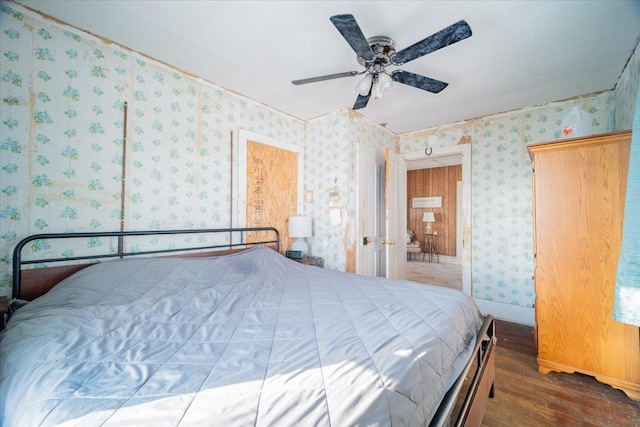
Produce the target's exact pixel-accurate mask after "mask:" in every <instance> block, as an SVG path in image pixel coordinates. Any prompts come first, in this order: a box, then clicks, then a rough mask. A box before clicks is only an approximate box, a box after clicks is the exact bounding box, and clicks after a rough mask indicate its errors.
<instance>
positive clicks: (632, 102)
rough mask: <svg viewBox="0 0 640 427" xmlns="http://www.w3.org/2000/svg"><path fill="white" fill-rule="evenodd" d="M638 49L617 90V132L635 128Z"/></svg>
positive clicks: (639, 78) (639, 67)
mask: <svg viewBox="0 0 640 427" xmlns="http://www.w3.org/2000/svg"><path fill="white" fill-rule="evenodd" d="M638 46H640V44H636V48H635V50H634V52H633V55H631V58H630V59H629V62H628V63H627V66H626V67H625V69H624V70H623V72H622V75H621V76H620V79H618V83H617V84H616V88H615V99H616V115H615V130H628V129H631V128H632V127H633V117H634V111H635V107H636V96H637V93H638V87H639V86H640V52H638V50H639V49H638Z"/></svg>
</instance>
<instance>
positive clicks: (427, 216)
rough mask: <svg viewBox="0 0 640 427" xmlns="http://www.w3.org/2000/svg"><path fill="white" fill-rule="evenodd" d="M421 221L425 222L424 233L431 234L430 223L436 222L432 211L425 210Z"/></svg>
mask: <svg viewBox="0 0 640 427" xmlns="http://www.w3.org/2000/svg"><path fill="white" fill-rule="evenodd" d="M422 222H424V223H426V227H425V233H426V234H432V233H431V224H433V223H434V222H436V216H435V215H434V214H433V212H425V213H424V214H423V215H422Z"/></svg>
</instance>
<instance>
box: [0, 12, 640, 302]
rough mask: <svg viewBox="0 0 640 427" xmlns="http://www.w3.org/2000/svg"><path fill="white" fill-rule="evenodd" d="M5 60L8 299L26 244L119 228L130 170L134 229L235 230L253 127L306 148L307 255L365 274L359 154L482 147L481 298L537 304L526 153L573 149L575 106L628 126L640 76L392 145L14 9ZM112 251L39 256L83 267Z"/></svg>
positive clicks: (475, 243)
mask: <svg viewBox="0 0 640 427" xmlns="http://www.w3.org/2000/svg"><path fill="white" fill-rule="evenodd" d="M0 54H1V55H2V56H1V57H0V61H1V62H0V64H1V68H0V93H1V95H0V98H1V100H0V135H1V136H0V295H2V294H7V295H8V294H10V276H11V274H10V270H11V268H10V262H11V254H12V251H13V247H14V246H15V244H16V243H17V242H18V241H19V240H20V239H22V238H23V237H25V236H27V235H30V234H34V233H41V232H62V231H85V230H116V229H119V226H120V205H121V196H122V192H121V183H122V178H123V176H122V166H123V161H124V165H125V171H126V177H125V183H126V190H125V194H124V203H125V227H126V228H127V229H130V230H135V229H150V228H157V229H163V228H183V227H193V228H196V227H225V226H228V225H229V211H230V205H231V201H232V200H231V199H232V195H231V194H230V191H229V179H230V178H229V177H230V173H231V165H230V158H231V151H230V150H231V148H230V146H231V142H230V140H231V138H232V136H231V135H232V133H233V134H234V135H236V137H237V132H238V130H239V129H246V130H248V131H251V132H254V133H256V134H260V135H264V136H267V137H269V138H274V139H277V140H280V141H282V142H286V143H290V144H295V145H302V146H303V147H304V159H305V160H304V190H305V192H306V193H305V194H306V195H307V198H306V199H305V202H304V213H305V214H307V215H310V216H312V217H313V219H314V235H313V237H312V238H310V239H308V241H309V245H310V248H311V252H312V254H313V255H316V256H322V257H324V258H325V266H326V267H327V268H333V269H338V270H350V269H351V268H352V266H353V262H354V256H355V247H356V244H357V239H356V236H357V224H356V218H357V216H356V215H357V212H356V210H357V197H356V193H357V187H356V185H357V184H356V183H357V171H356V170H355V165H356V157H357V151H358V150H357V147H358V144H365V145H367V146H370V147H375V148H376V149H377V150H379V151H383V150H384V149H385V148H386V147H391V148H394V147H395V144H396V141H397V142H398V144H399V145H398V146H399V148H400V151H401V152H402V153H407V152H412V151H421V150H423V149H424V146H425V143H426V140H427V138H429V137H430V136H435V137H436V141H437V142H436V144H437V145H439V146H447V145H453V144H457V143H458V141H460V138H461V137H462V136H467V137H469V138H471V144H472V183H471V185H472V200H471V204H472V224H471V225H472V237H473V239H472V248H471V253H472V259H471V270H472V277H473V279H472V280H473V284H472V287H473V294H474V297H476V298H480V299H485V300H490V301H495V302H502V303H505V304H509V305H515V306H521V307H531V306H532V303H533V283H532V280H531V276H532V272H533V261H532V253H533V248H532V231H531V229H532V226H531V175H530V174H531V171H530V169H531V168H530V160H529V157H528V152H527V150H526V145H527V144H528V143H531V142H537V141H546V140H552V139H558V138H560V130H559V128H560V122H561V120H562V117H563V116H564V115H565V114H566V113H567V112H568V111H569V110H570V109H571V107H573V106H578V107H580V108H581V109H583V110H585V111H587V112H588V113H589V115H590V117H591V120H592V125H593V132H594V133H603V132H609V131H613V130H618V129H629V128H630V127H631V120H632V118H633V109H634V106H635V97H636V93H637V88H638V84H639V80H640V77H639V74H640V72H639V68H640V60H639V59H638V53H637V48H636V53H635V54H634V56H633V57H632V59H631V60H630V61H629V63H628V64H627V66H626V68H625V70H624V71H623V73H622V75H621V78H620V81H619V82H618V84H617V86H616V88H615V90H613V91H609V92H604V93H600V94H596V95H591V96H584V97H580V98H576V99H574V100H569V101H564V102H556V103H550V104H547V105H544V106H540V107H535V108H534V107H532V108H527V109H524V110H519V111H513V112H508V113H504V114H499V115H493V116H489V117H484V118H479V119H475V120H472V121H468V122H462V123H455V124H447V125H442V126H438V127H435V128H431V129H425V130H422V131H419V132H412V133H409V134H404V135H394V134H392V133H391V132H389V131H387V130H386V129H384V128H383V127H382V126H379V125H377V124H375V123H373V122H370V121H368V119H366V118H364V117H362V116H361V115H359V114H358V113H356V112H352V111H349V110H344V111H338V112H335V113H332V114H329V115H326V116H324V117H320V118H317V119H315V120H312V121H309V122H306V123H305V122H304V121H302V120H299V119H297V118H294V117H291V116H289V115H286V114H283V113H281V112H278V111H276V110H274V109H272V108H270V107H268V106H266V105H263V104H260V103H257V102H255V101H253V100H251V99H248V98H246V97H243V96H240V95H238V94H236V93H234V92H231V91H228V90H225V89H224V88H221V87H219V86H217V85H215V84H214V83H211V82H207V81H204V80H202V79H198V78H195V77H193V76H191V75H188V74H186V73H183V72H181V71H180V70H176V69H174V68H172V67H170V66H167V65H165V64H162V63H159V62H157V61H155V60H153V59H150V58H148V57H146V56H143V55H140V54H138V53H136V52H132V51H130V50H128V49H125V48H122V47H120V46H118V45H116V44H112V43H106V42H104V41H103V40H101V39H99V38H96V37H94V36H92V35H90V34H88V33H85V32H83V31H80V30H77V29H73V28H71V27H68V26H65V25H62V24H59V23H57V22H53V21H50V20H48V19H46V18H44V17H42V16H40V15H39V14H37V13H34V12H31V11H29V10H27V9H24V8H22V7H21V6H19V5H15V4H10V3H6V2H5V3H0ZM125 103H126V110H127V115H126V129H127V143H126V145H127V150H126V153H125V154H126V157H124V158H123V132H124V130H125ZM336 212H339V216H338V217H337V218H336V216H335V214H336ZM111 244H112V242H108V241H102V240H89V241H87V242H86V243H84V244H83V245H82V247H70V248H69V247H65V246H64V245H61V246H60V247H57V246H56V247H55V248H52V247H45V246H44V245H42V244H41V243H40V242H34V244H33V245H31V246H30V249H31V250H32V251H33V252H34V253H36V254H37V253H46V254H47V255H49V254H50V253H55V254H62V255H63V256H71V255H73V254H74V253H77V252H79V251H90V250H91V249H92V248H95V247H100V246H102V245H111ZM145 244H151V245H153V244H154V242H150V243H145Z"/></svg>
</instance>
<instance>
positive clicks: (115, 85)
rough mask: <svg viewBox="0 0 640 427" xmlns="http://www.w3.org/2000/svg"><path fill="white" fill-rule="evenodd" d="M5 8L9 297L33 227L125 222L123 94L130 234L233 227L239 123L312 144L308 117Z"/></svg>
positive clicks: (1, 207)
mask: <svg viewBox="0 0 640 427" xmlns="http://www.w3.org/2000/svg"><path fill="white" fill-rule="evenodd" d="M0 7H1V9H0V23H1V28H2V30H1V32H0V46H1V54H2V69H1V71H0V75H1V79H2V80H1V81H0V92H1V93H2V96H1V97H2V100H1V102H2V103H1V104H0V116H1V122H2V124H1V125H0V126H1V129H2V137H1V141H0V156H1V158H0V180H1V184H0V191H1V192H2V193H1V201H0V229H1V232H0V265H1V268H2V269H1V273H0V286H1V287H2V288H0V294H9V293H10V290H9V288H8V287H9V286H10V270H11V269H10V262H11V259H10V257H11V255H12V251H13V247H14V246H15V244H16V243H17V242H18V241H19V240H20V239H22V238H24V237H26V236H27V235H30V234H35V233H44V232H66V231H86V230H108V231H113V230H118V229H119V227H120V203H121V180H122V160H123V154H122V146H123V129H124V105H125V101H126V102H127V103H128V118H127V129H128V135H127V153H126V182H127V189H126V197H125V212H126V217H125V228H126V229H128V230H146V229H172V228H200V227H210V228H215V227H227V226H229V225H230V224H229V220H230V204H231V197H230V190H229V181H230V173H231V172H230V171H231V164H230V158H231V156H230V154H231V144H230V138H231V132H232V131H233V132H235V135H237V131H238V130H239V129H246V130H249V131H252V132H255V133H257V134H260V135H264V136H267V137H270V138H274V139H277V140H280V141H283V142H286V143H290V144H295V145H303V143H304V140H303V139H304V122H303V121H301V120H299V119H296V118H292V117H291V116H288V115H285V114H282V113H279V112H277V111H275V110H273V109H271V108H269V107H267V106H264V105H261V104H258V103H256V102H254V101H251V100H249V99H247V98H244V97H242V96H239V95H237V94H234V93H232V92H230V91H227V90H224V89H222V88H220V87H218V86H216V85H215V84H211V83H209V82H206V81H203V80H201V79H198V78H195V77H193V76H190V75H187V74H185V73H182V72H179V71H177V70H175V69H173V68H170V67H168V66H165V65H164V64H161V63H159V62H157V61H154V60H151V59H149V58H146V57H144V56H141V55H138V54H136V53H134V52H132V51H129V50H126V49H123V48H120V47H119V46H117V45H114V44H105V43H104V42H103V41H102V40H100V39H97V38H95V37H93V36H91V35H89V34H86V33H83V32H81V31H78V30H75V29H72V28H70V27H66V26H63V25H60V24H57V23H54V22H51V21H47V20H45V19H43V18H42V17H40V16H39V15H37V14H34V13H31V12H29V11H27V10H24V9H22V8H20V7H19V6H15V7H14V6H8V5H6V4H2V5H0ZM103 244H104V245H107V244H108V243H107V242H103V241H102V240H100V239H97V240H95V241H91V242H89V243H88V246H100V245H103ZM30 248H31V249H32V250H34V251H35V252H39V253H45V252H47V253H49V252H52V251H53V250H54V249H53V248H49V247H42V246H41V244H40V243H39V242H36V243H34V244H33V245H31V246H30ZM84 249H86V248H84ZM89 249H90V248H89ZM78 250H83V248H75V249H73V248H72V249H68V248H67V249H64V250H62V251H63V253H62V254H63V256H71V255H72V254H73V253H74V251H75V252H76V253H77V251H78Z"/></svg>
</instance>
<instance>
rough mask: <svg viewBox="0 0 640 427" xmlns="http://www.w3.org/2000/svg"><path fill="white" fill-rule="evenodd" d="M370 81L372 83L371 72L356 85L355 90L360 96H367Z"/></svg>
mask: <svg viewBox="0 0 640 427" xmlns="http://www.w3.org/2000/svg"><path fill="white" fill-rule="evenodd" d="M372 83H373V76H372V75H371V74H367V75H366V76H364V77H363V78H362V80H360V82H359V83H358V84H357V85H356V91H357V92H358V94H360V95H361V96H367V95H368V94H369V91H370V90H371V84H372Z"/></svg>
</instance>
